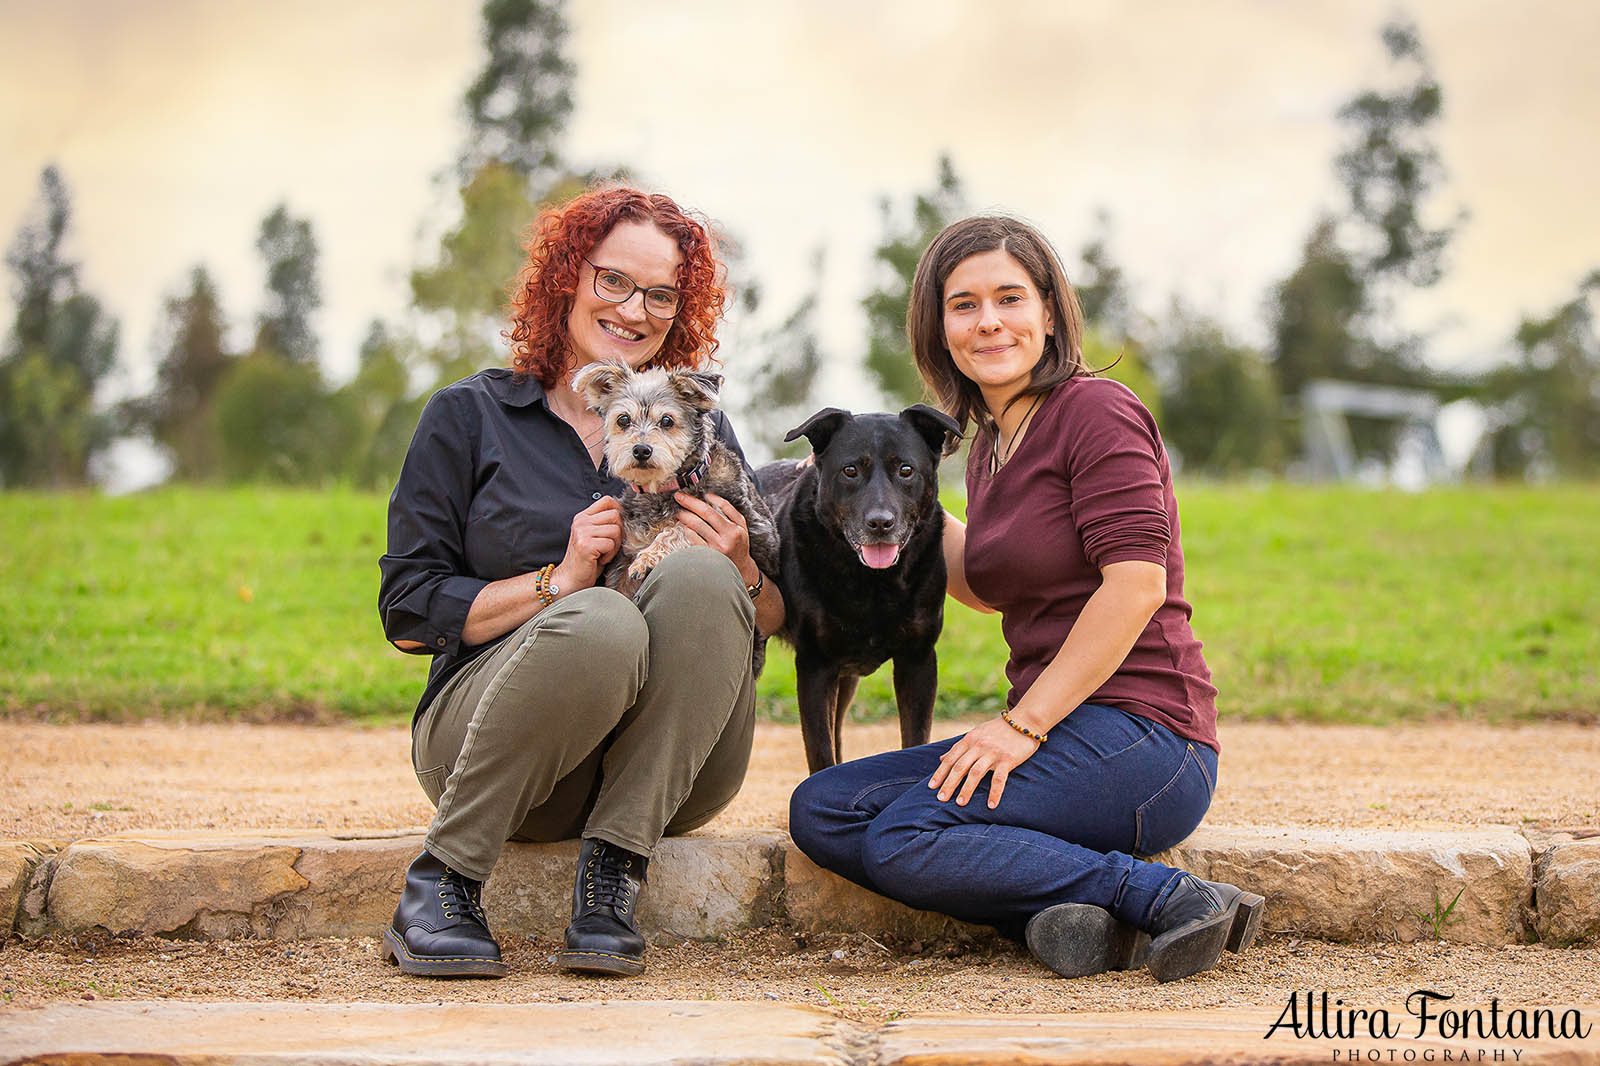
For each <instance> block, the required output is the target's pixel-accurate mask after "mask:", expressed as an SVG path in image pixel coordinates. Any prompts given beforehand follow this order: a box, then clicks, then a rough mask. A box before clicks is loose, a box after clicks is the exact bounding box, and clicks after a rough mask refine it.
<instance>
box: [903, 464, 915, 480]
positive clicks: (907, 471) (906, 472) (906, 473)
mask: <svg viewBox="0 0 1600 1066" xmlns="http://www.w3.org/2000/svg"><path fill="white" fill-rule="evenodd" d="M916 472H917V469H916V467H914V466H912V465H911V464H910V463H901V464H900V476H901V477H910V476H911V475H912V474H915V473H916Z"/></svg>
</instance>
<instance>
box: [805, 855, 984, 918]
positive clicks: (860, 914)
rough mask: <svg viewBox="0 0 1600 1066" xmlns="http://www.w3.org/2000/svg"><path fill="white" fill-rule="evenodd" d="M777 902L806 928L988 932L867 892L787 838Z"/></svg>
mask: <svg viewBox="0 0 1600 1066" xmlns="http://www.w3.org/2000/svg"><path fill="white" fill-rule="evenodd" d="M783 902H784V909H785V911H786V912H787V913H788V916H789V918H790V919H791V920H792V921H794V922H795V924H797V925H799V926H800V928H802V929H804V930H805V931H807V932H810V933H846V932H860V933H868V934H870V935H872V936H885V935H887V936H894V937H904V938H907V939H914V940H936V939H942V938H945V937H960V936H971V937H980V936H981V937H988V936H993V935H994V930H992V929H987V928H984V927H983V926H979V925H969V924H968V923H966V922H959V921H957V920H956V919H954V918H951V917H948V916H946V915H943V914H938V913H935V912H934V911H919V910H917V909H915V908H913V907H908V906H906V905H905V904H904V903H897V902H896V901H894V900H892V899H889V898H888V897H887V896H880V895H878V893H876V892H869V891H867V890H866V889H864V888H862V887H861V886H860V885H857V884H855V883H854V882H853V881H847V880H845V879H844V878H842V877H840V876H839V875H838V874H835V873H831V872H829V871H827V870H824V869H823V868H822V867H820V866H818V865H817V864H816V863H814V862H812V861H811V860H810V859H808V858H806V856H805V853H804V852H802V851H801V850H800V849H799V848H797V847H795V846H794V845H793V844H792V843H788V842H787V838H785V843H784V846H783Z"/></svg>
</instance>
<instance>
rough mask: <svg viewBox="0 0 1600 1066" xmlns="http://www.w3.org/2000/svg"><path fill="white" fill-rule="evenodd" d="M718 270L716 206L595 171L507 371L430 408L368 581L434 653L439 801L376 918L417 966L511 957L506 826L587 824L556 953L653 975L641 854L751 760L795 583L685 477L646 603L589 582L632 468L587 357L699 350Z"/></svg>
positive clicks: (430, 737)
mask: <svg viewBox="0 0 1600 1066" xmlns="http://www.w3.org/2000/svg"><path fill="white" fill-rule="evenodd" d="M721 275H722V268H721V266H720V264H719V263H718V261H717V259H716V255H715V252H714V249H713V246H712V239H711V236H710V234H709V232H708V230H707V227H706V225H705V224H703V223H702V222H700V221H698V220H696V219H694V218H692V217H690V216H689V215H688V214H687V213H685V212H684V211H683V210H682V209H681V208H680V207H679V206H678V205H677V204H675V203H674V202H673V201H672V200H670V199H669V198H667V197H665V196H661V195H647V194H644V193H642V192H639V191H637V190H634V189H628V188H603V189H597V190H591V191H589V192H587V193H585V194H583V195H581V196H579V197H577V198H576V199H574V200H572V201H570V202H568V203H566V204H564V205H562V206H560V207H558V208H553V209H551V210H548V211H546V212H545V213H544V214H543V215H542V216H541V217H540V219H539V221H538V223H537V225H536V228H535V230H534V233H533V236H532V239H531V240H530V242H529V244H528V259H527V262H526V264H525V266H524V268H523V270H522V273H521V276H520V277H519V278H518V281H517V286H516V289H515V292H514V295H513V298H512V323H511V329H510V330H509V333H508V336H509V337H510V340H511V344H512V354H513V364H512V366H511V367H510V368H508V369H492V370H484V371H481V372H479V373H477V374H474V375H473V376H472V377H469V378H467V379H465V380H463V381H459V382H456V383H455V384H454V385H450V386H448V387H446V388H444V389H441V390H440V391H439V392H438V393H436V394H435V395H434V396H433V397H432V399H430V400H429V401H428V405H427V407H426V408H425V410H424V411H423V413H422V417H421V420H420V422H419V424H418V426H417V431H416V435H415V436H414V438H413V439H412V442H411V447H410V449H409V451H408V452H407V454H406V459H405V463H404V465H403V466H402V468H401V472H400V477H399V480H398V483H397V484H396V485H395V489H394V494H393V495H392V496H391V498H390V501H389V539H388V552H387V553H386V554H385V555H384V556H383V558H382V559H381V560H380V564H379V565H380V567H381V569H382V583H381V587H380V589H379V594H378V610H379V614H380V615H381V616H382V619H383V626H384V634H385V635H386V636H387V637H388V638H389V640H390V641H391V642H392V643H393V644H394V645H395V646H396V647H398V648H400V649H402V650H404V651H408V652H414V653H418V654H428V655H432V656H433V665H432V669H431V670H430V672H429V676H428V684H427V687H426V689H425V690H424V692H423V694H422V700H421V702H420V703H419V704H418V706H417V711H416V715H415V717H414V719H413V723H412V738H413V740H412V762H413V764H414V766H415V768H416V771H417V777H418V780H419V781H420V782H421V784H422V787H423V790H424V791H425V792H426V793H427V795H428V798H429V800H431V801H432V802H433V803H434V804H435V806H436V807H437V813H436V814H435V816H434V819H433V824H432V825H431V826H430V827H429V830H428V835H427V837H426V839H425V840H424V842H423V847H424V850H423V852H422V854H421V855H420V856H419V857H418V858H417V860H416V861H415V862H413V863H412V864H411V867H410V869H409V870H408V871H407V873H406V884H405V889H404V892H403V894H402V896H401V900H400V905H399V907H398V908H397V910H396V911H395V916H394V921H393V922H392V923H391V925H390V926H389V928H387V929H386V930H385V931H384V936H383V954H384V956H385V957H386V958H388V959H390V960H392V961H394V962H396V963H398V965H399V966H400V967H401V969H403V970H405V971H406V972H408V973H419V974H431V975H436V976H456V975H464V974H487V975H492V976H500V975H503V974H504V973H505V971H506V967H505V964H504V962H503V961H502V959H501V954H500V948H499V945H498V943H496V941H495V939H494V937H493V936H492V935H491V934H490V932H489V928H488V923H487V919H486V916H485V915H484V912H483V908H482V903H481V891H482V885H483V882H484V881H485V880H487V879H488V877H489V874H490V871H491V870H493V868H494V864H495V860H496V858H497V857H498V856H499V854H500V850H501V846H502V844H503V843H504V842H505V841H506V840H508V839H509V840H532V841H551V840H564V839H570V838H574V837H578V838H581V841H582V843H581V847H580V851H579V854H578V869H577V876H576V884H575V886H574V890H573V908H572V922H571V924H570V925H569V926H568V928H567V933H566V950H564V951H563V952H562V953H561V954H560V956H559V961H560V962H561V963H562V964H563V965H565V966H567V967H568V968H571V969H575V970H589V971H597V972H603V973H619V974H634V973H639V972H642V971H643V969H644V940H643V938H642V937H641V936H640V935H639V932H638V928H637V925H636V922H635V913H636V904H637V900H638V894H639V891H640V888H641V886H642V884H643V883H644V881H645V871H646V868H647V865H648V863H649V859H650V855H651V852H652V851H653V849H654V848H655V846H656V844H657V842H658V841H659V840H660V839H661V837H662V836H663V835H667V834H676V833H684V832H687V831H689V830H690V829H693V828H695V827H696V826H699V825H703V824H705V823H706V822H708V821H710V820H711V818H712V817H713V816H714V815H715V814H716V813H717V812H718V811H720V810H721V809H722V808H723V807H725V806H726V805H727V804H728V803H729V801H731V800H732V799H733V796H734V794H735V793H736V792H737V791H738V789H739V786H740V784H741V783H742V782H743V780H744V774H745V770H746V767H747V766H748V763H749V757H750V745H751V739H752V735H753V729H754V718H753V715H754V681H753V679H752V677H751V643H752V640H753V638H754V632H755V630H756V629H759V630H760V631H761V632H762V633H771V632H773V631H774V630H776V629H777V628H778V627H779V625H781V623H782V620H783V601H782V599H781V597H780V596H779V595H778V593H777V590H776V588H775V586H774V585H773V583H772V582H771V581H768V580H766V578H765V576H764V575H763V574H762V573H761V572H760V570H759V568H758V567H757V566H756V564H755V563H754V561H753V560H752V559H751V557H750V546H749V536H748V531H747V529H746V527H745V525H744V520H743V518H742V517H741V516H740V515H739V512H738V511H737V509H735V508H734V507H732V506H729V505H726V504H725V502H724V501H722V500H720V499H719V498H718V497H716V496H715V495H708V496H707V497H706V498H705V499H704V500H700V499H696V498H694V497H692V496H688V495H683V494H680V495H679V496H678V497H677V499H678V502H679V504H680V506H681V507H682V511H681V512H680V515H679V521H680V523H681V524H682V525H683V527H684V529H685V530H686V532H687V533H688V534H689V536H690V539H691V540H693V541H694V542H695V546H693V547H689V548H686V549H684V550H682V551H679V552H677V553H675V554H673V555H671V556H669V557H668V558H667V559H665V560H664V561H663V562H662V563H661V564H660V565H658V566H657V567H656V568H655V569H654V570H653V571H652V572H651V573H650V575H649V577H648V578H646V580H645V582H644V584H643V586H642V587H641V588H640V589H639V591H638V593H637V595H636V596H635V597H634V598H632V599H629V598H628V597H625V596H623V595H622V594H620V593H618V592H616V591H615V590H613V589H609V588H605V587H603V586H600V585H598V584H597V582H598V579H599V576H600V572H601V568H602V567H603V566H604V565H605V564H606V562H608V561H609V560H610V559H611V558H612V556H613V555H614V554H615V553H616V551H617V548H618V546H619V544H620V542H621V538H622V517H621V508H620V505H619V504H618V501H617V497H618V496H620V495H621V493H622V491H623V488H624V485H623V483H622V482H621V481H620V480H618V479H617V478H615V477H612V476H611V474H610V472H609V470H607V469H606V467H605V464H604V462H603V454H602V443H603V433H602V425H601V421H600V417H599V415H598V414H596V413H595V412H593V411H590V410H588V409H587V408H586V407H585V405H584V401H583V399H582V398H581V397H580V396H579V395H578V394H577V393H575V392H574V391H573V390H572V388H571V382H572V378H573V375H574V374H575V373H576V372H577V371H578V370H579V369H580V368H582V367H584V366H587V365H589V364H591V363H595V362H601V361H609V362H622V363H626V364H627V365H629V366H630V367H633V368H635V369H641V368H653V367H664V368H674V367H700V366H702V365H704V364H705V363H706V362H707V361H708V360H710V359H711V357H712V355H713V353H714V352H715V351H716V347H717V341H716V325H717V321H718V319H719V318H720V317H721V313H722V309H723V304H724V300H725V293H724V289H723V286H722V281H721ZM714 418H715V419H716V426H715V429H716V434H717V437H718V439H720V440H721V441H723V442H724V443H725V444H727V445H728V446H730V447H731V448H733V449H734V450H735V451H736V452H738V451H739V445H738V440H737V438H736V437H735V436H734V433H733V430H732V428H731V427H730V426H729V425H728V422H727V420H726V418H725V417H724V416H723V415H722V414H721V413H720V412H717V413H715V414H714ZM740 454H741V456H742V452H741V453H740Z"/></svg>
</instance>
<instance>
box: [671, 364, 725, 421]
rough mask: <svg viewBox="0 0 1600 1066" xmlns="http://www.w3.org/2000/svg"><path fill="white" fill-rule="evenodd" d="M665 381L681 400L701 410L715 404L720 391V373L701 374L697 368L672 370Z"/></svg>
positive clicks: (710, 407)
mask: <svg viewBox="0 0 1600 1066" xmlns="http://www.w3.org/2000/svg"><path fill="white" fill-rule="evenodd" d="M667 382H668V384H670V385H671V386H672V388H673V390H674V391H676V392H677V394H678V395H679V396H681V397H683V402H684V403H687V404H689V405H690V406H692V407H696V408H699V409H700V410H702V411H709V410H711V409H712V408H713V407H715V406H717V396H718V394H719V393H721V392H722V375H721V374H702V373H700V372H699V371H698V370H673V371H671V372H669V373H668V374H667Z"/></svg>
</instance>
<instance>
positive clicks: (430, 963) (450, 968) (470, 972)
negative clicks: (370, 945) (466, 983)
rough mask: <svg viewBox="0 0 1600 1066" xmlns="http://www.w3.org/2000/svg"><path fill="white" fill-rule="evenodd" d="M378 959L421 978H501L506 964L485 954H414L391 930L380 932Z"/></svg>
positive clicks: (504, 972)
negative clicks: (444, 956) (445, 956)
mask: <svg viewBox="0 0 1600 1066" xmlns="http://www.w3.org/2000/svg"><path fill="white" fill-rule="evenodd" d="M378 958H380V959H382V960H383V961H384V962H387V963H390V964H391V965H395V966H399V967H400V972H401V973H412V974H419V975H421V976H423V977H504V976H505V975H506V970H507V969H508V967H507V966H506V964H505V963H503V962H501V961H499V960H497V959H491V958H487V957H485V956H473V955H457V956H452V957H450V958H433V957H429V956H427V955H413V954H411V952H409V951H407V950H406V945H405V941H403V940H401V939H400V937H399V936H398V935H397V934H396V933H395V931H394V930H393V929H392V928H391V929H385V930H384V931H383V943H382V944H381V945H379V947H378Z"/></svg>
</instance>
